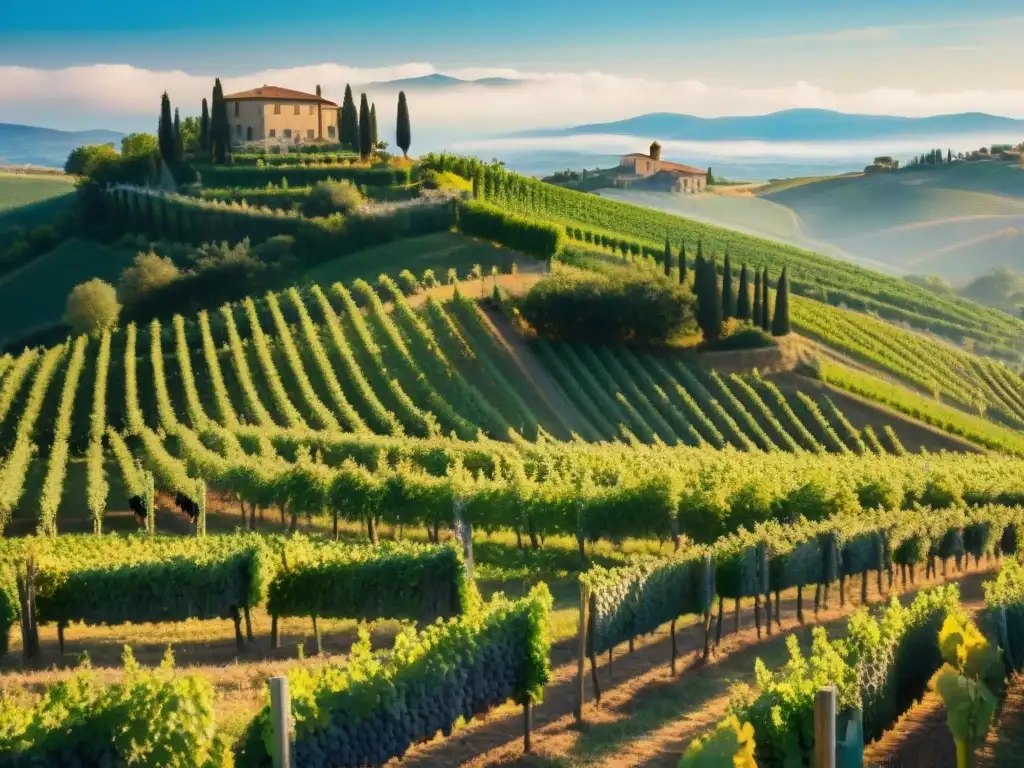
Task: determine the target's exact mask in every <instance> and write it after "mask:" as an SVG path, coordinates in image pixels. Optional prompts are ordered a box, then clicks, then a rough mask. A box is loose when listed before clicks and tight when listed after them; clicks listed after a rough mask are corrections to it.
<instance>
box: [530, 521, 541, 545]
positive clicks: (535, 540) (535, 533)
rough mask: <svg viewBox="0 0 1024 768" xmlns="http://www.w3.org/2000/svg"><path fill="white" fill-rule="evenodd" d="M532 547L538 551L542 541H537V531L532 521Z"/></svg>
mask: <svg viewBox="0 0 1024 768" xmlns="http://www.w3.org/2000/svg"><path fill="white" fill-rule="evenodd" d="M529 525H530V549H532V550H534V551H537V550H538V549H540V542H538V541H537V531H535V530H534V529H533V523H530V524H529Z"/></svg>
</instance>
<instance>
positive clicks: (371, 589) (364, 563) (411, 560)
mask: <svg viewBox="0 0 1024 768" xmlns="http://www.w3.org/2000/svg"><path fill="white" fill-rule="evenodd" d="M274 558H275V559H279V562H280V566H279V567H278V568H277V570H276V573H275V574H274V577H273V579H272V580H271V582H270V586H269V588H268V599H267V610H268V612H270V613H271V614H272V615H275V616H322V617H328V618H347V619H360V620H364V621H374V620H377V619H404V620H411V621H419V622H421V623H422V624H429V623H431V622H433V621H434V620H435V619H436V618H439V617H440V618H445V619H447V618H450V617H452V616H458V615H460V614H463V613H466V612H467V611H469V610H470V609H471V608H472V607H473V604H474V600H475V598H474V595H475V591H474V590H475V587H474V586H473V584H472V583H471V582H470V581H469V579H468V578H467V575H466V569H465V566H464V564H463V562H462V556H461V554H460V552H459V551H458V550H457V549H456V548H455V547H452V546H422V545H416V544H410V543H395V542H384V543H382V544H381V545H380V546H379V547H372V546H367V547H359V546H340V545H338V544H337V543H333V542H327V541H317V540H311V539H305V538H292V539H289V540H287V541H285V542H283V543H282V546H281V550H280V552H279V553H278V552H275V554H274Z"/></svg>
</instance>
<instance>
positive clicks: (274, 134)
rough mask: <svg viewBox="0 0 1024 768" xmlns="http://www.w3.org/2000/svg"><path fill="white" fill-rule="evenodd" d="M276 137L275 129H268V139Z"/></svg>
mask: <svg viewBox="0 0 1024 768" xmlns="http://www.w3.org/2000/svg"><path fill="white" fill-rule="evenodd" d="M276 137H277V129H276V128H271V129H270V138H272V139H273V138H276Z"/></svg>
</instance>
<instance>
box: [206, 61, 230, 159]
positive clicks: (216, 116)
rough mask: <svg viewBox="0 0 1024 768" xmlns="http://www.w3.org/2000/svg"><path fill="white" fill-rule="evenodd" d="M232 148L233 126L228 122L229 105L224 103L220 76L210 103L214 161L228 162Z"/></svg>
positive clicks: (211, 146)
mask: <svg viewBox="0 0 1024 768" xmlns="http://www.w3.org/2000/svg"><path fill="white" fill-rule="evenodd" d="M230 148H231V126H230V125H229V124H228V105H227V104H225V103H224V88H223V87H222V86H221V84H220V78H219V77H218V78H217V79H216V80H215V81H214V83H213V99H212V101H211V103H210V153H211V155H212V159H213V162H214V163H226V162H227V161H228V151H229V150H230Z"/></svg>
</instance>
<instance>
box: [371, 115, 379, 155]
mask: <svg viewBox="0 0 1024 768" xmlns="http://www.w3.org/2000/svg"><path fill="white" fill-rule="evenodd" d="M377 143H378V142H377V105H376V104H371V105H370V150H371V151H376V149H377Z"/></svg>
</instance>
